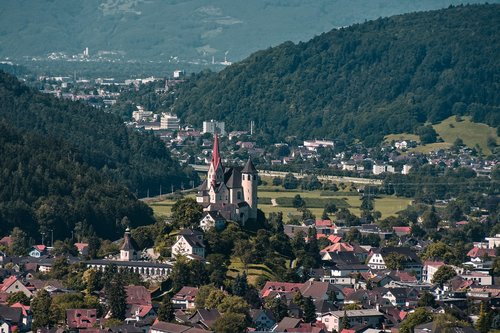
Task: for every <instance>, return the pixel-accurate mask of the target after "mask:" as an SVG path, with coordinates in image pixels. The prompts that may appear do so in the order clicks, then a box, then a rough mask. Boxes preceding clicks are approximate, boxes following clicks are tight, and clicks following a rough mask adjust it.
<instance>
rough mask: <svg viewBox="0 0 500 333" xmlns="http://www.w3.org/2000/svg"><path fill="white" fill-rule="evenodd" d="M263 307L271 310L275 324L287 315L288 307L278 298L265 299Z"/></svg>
mask: <svg viewBox="0 0 500 333" xmlns="http://www.w3.org/2000/svg"><path fill="white" fill-rule="evenodd" d="M265 307H266V308H267V309H269V310H271V312H272V313H273V316H274V318H276V322H280V321H281V320H282V319H283V318H285V317H286V316H287V315H288V306H287V305H286V303H285V302H283V301H282V300H281V298H280V297H278V298H270V299H267V300H266V303H265Z"/></svg>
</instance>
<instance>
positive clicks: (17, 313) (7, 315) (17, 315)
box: [0, 305, 23, 333]
mask: <svg viewBox="0 0 500 333" xmlns="http://www.w3.org/2000/svg"><path fill="white" fill-rule="evenodd" d="M0 327H1V328H2V329H5V332H6V333H10V332H14V331H19V329H20V328H22V327H23V316H22V310H21V309H20V308H12V307H9V306H6V305H0Z"/></svg>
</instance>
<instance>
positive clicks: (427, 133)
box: [417, 125, 437, 145]
mask: <svg viewBox="0 0 500 333" xmlns="http://www.w3.org/2000/svg"><path fill="white" fill-rule="evenodd" d="M417 135H418V136H419V137H420V142H422V143H423V144H424V145H426V144H429V143H434V142H436V140H437V133H436V131H435V130H434V128H433V127H432V126H431V125H427V126H420V127H419V128H417Z"/></svg>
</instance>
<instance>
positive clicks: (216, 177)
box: [207, 134, 224, 188]
mask: <svg viewBox="0 0 500 333" xmlns="http://www.w3.org/2000/svg"><path fill="white" fill-rule="evenodd" d="M223 181H224V170H223V168H222V161H221V158H220V154H219V137H218V136H217V134H214V148H213V151H212V161H211V162H210V167H209V169H208V175H207V185H208V188H210V187H214V188H215V187H216V185H218V184H220V183H222V182H223Z"/></svg>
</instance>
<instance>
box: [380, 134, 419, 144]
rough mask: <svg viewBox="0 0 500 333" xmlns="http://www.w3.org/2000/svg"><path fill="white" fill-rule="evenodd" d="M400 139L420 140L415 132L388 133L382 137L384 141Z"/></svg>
mask: <svg viewBox="0 0 500 333" xmlns="http://www.w3.org/2000/svg"><path fill="white" fill-rule="evenodd" d="M402 140H412V141H416V142H420V137H419V136H418V135H416V134H410V133H400V134H389V135H386V136H385V137H384V141H385V142H387V143H391V141H402Z"/></svg>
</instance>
